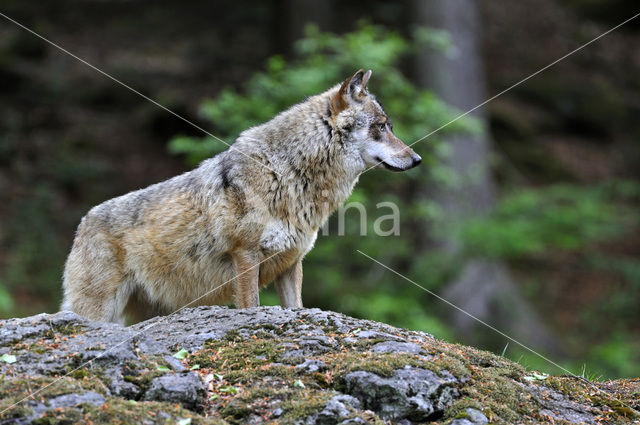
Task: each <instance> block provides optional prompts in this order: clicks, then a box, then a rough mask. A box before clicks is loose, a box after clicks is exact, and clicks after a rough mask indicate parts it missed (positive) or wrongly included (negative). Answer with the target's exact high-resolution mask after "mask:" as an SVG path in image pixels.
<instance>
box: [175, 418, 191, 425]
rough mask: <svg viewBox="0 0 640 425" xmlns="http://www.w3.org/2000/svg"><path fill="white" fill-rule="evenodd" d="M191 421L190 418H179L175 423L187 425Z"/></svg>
mask: <svg viewBox="0 0 640 425" xmlns="http://www.w3.org/2000/svg"><path fill="white" fill-rule="evenodd" d="M190 423H191V418H186V419H180V420H179V421H178V422H176V425H189V424H190Z"/></svg>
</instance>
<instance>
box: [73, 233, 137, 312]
mask: <svg viewBox="0 0 640 425" xmlns="http://www.w3.org/2000/svg"><path fill="white" fill-rule="evenodd" d="M89 242H90V243H89ZM116 248H117V247H115V246H114V244H113V243H112V242H111V241H110V240H109V239H108V238H106V237H105V236H104V235H103V234H96V235H95V236H93V238H92V239H91V240H90V241H87V240H80V241H76V242H75V243H74V246H73V248H72V250H71V253H70V254H69V258H68V259H67V263H66V265H65V271H64V282H63V287H64V300H63V302H62V309H64V310H71V311H74V312H75V313H77V314H79V315H81V316H84V317H87V318H89V319H92V320H99V321H106V322H115V323H121V324H124V315H123V311H124V308H125V306H126V304H127V301H128V299H129V296H130V295H131V292H132V285H131V282H128V280H127V279H126V278H125V275H124V273H123V271H122V267H121V261H119V258H118V257H119V256H118V255H117V254H118V252H119V251H118V250H117V249H116Z"/></svg>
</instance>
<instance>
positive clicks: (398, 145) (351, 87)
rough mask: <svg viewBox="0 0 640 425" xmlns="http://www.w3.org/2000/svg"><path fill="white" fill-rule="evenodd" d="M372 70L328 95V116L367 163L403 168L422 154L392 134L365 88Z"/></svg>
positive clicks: (401, 169) (373, 99)
mask: <svg viewBox="0 0 640 425" xmlns="http://www.w3.org/2000/svg"><path fill="white" fill-rule="evenodd" d="M370 77H371V70H369V71H367V72H364V70H362V69H361V70H359V71H358V72H356V73H355V74H354V75H353V76H352V77H350V78H347V79H346V80H345V81H344V82H343V83H342V85H341V86H340V89H339V90H338V92H337V93H336V94H335V95H334V96H333V98H332V99H331V116H332V118H333V120H334V123H335V125H336V127H337V128H338V130H339V131H340V132H341V133H342V137H343V140H345V142H346V143H349V144H350V145H352V146H351V147H352V148H353V149H357V150H358V152H359V154H360V157H361V158H362V160H363V162H364V164H365V165H366V166H367V167H375V168H386V169H388V170H391V171H405V170H408V169H410V168H413V167H415V166H416V165H418V164H420V162H421V161H422V158H420V156H419V155H418V154H417V153H415V152H414V151H413V149H411V148H410V147H409V146H407V145H405V144H404V143H403V142H402V140H400V139H398V138H397V137H396V136H395V135H394V134H393V124H391V120H390V119H389V117H388V116H387V114H386V113H385V111H384V109H382V106H381V105H380V103H378V101H377V100H376V98H375V96H373V95H372V94H370V93H369V91H368V90H367V83H368V82H369V78H370Z"/></svg>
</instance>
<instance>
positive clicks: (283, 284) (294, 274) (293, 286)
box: [275, 260, 302, 308]
mask: <svg viewBox="0 0 640 425" xmlns="http://www.w3.org/2000/svg"><path fill="white" fill-rule="evenodd" d="M275 283H276V291H278V298H280V305H281V306H282V307H283V308H302V260H298V261H296V262H295V263H294V264H293V265H292V266H291V267H289V268H288V269H287V270H285V271H284V272H283V273H282V274H281V275H280V276H278V277H277V278H276V282H275Z"/></svg>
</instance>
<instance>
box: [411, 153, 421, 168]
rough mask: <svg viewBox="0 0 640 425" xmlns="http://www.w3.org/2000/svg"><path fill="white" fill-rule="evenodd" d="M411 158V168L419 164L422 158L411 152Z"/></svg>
mask: <svg viewBox="0 0 640 425" xmlns="http://www.w3.org/2000/svg"><path fill="white" fill-rule="evenodd" d="M411 160H412V161H413V163H412V164H411V168H413V167H416V166H418V165H420V163H421V162H422V158H421V157H420V155H418V154H417V153H416V154H413V156H412V157H411Z"/></svg>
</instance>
